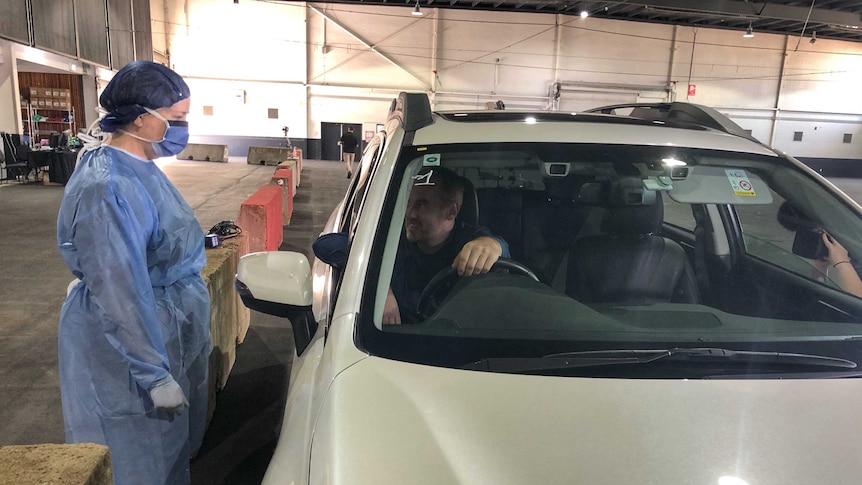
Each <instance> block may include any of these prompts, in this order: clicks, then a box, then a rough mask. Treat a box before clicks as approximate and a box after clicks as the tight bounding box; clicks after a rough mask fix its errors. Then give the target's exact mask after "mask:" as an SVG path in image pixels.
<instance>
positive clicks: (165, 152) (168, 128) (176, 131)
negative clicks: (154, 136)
mask: <svg viewBox="0 0 862 485" xmlns="http://www.w3.org/2000/svg"><path fill="white" fill-rule="evenodd" d="M145 109H146V110H147V111H149V112H150V114H152V115H153V116H155V117H156V118H159V119H161V120H162V121H164V122H165V135H164V136H163V137H162V139H161V140H159V141H155V142H153V150H154V151H155V152H156V156H157V157H159V158H161V157H170V156H172V155H177V154H178V153H180V152H181V151H183V149H184V148H185V147H186V145H188V144H189V123H188V121H178V120H168V119H167V118H165V117H164V116H162V115H160V114H159V113H158V112H157V111H155V110H151V109H149V108H145Z"/></svg>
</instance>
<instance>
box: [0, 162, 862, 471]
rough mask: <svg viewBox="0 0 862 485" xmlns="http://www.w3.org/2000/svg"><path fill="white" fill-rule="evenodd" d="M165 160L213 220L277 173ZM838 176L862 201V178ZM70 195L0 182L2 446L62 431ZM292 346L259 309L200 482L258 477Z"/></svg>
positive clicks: (288, 246) (292, 234)
mask: <svg viewBox="0 0 862 485" xmlns="http://www.w3.org/2000/svg"><path fill="white" fill-rule="evenodd" d="M164 170H165V172H166V173H167V174H168V176H169V177H170V178H171V180H172V181H173V182H174V183H175V184H176V185H177V187H178V188H179V189H180V191H181V192H182V193H183V195H184V196H185V197H186V199H187V200H188V202H189V204H190V205H191V206H192V207H193V208H194V210H195V213H196V214H197V216H198V219H199V221H200V223H201V226H202V227H203V228H204V229H205V230H206V229H208V228H209V227H211V226H212V225H214V224H215V223H217V222H219V221H222V220H225V219H235V218H236V216H237V213H238V210H239V205H240V203H241V202H242V201H243V200H245V198H247V197H248V196H249V195H250V194H251V193H253V192H254V191H255V190H256V189H257V188H258V187H259V186H260V185H262V184H265V183H268V182H269V178H270V176H271V175H272V172H273V168H272V167H264V166H259V165H248V164H246V163H245V161H244V160H240V159H232V162H231V163H227V164H224V163H208V162H175V163H172V164H169V165H167V166H165V167H164ZM348 182H349V180H347V179H346V178H344V168H343V165H342V164H341V163H338V162H326V161H316V160H308V161H306V163H305V165H304V170H303V173H302V185H301V186H300V188H299V190H298V193H297V196H296V198H295V199H294V214H293V219H292V221H291V225H290V226H288V227H286V228H285V231H284V243H283V244H282V246H281V249H282V250H293V251H300V252H304V253H305V254H306V255H309V254H310V247H311V242H312V241H313V239H314V238H315V237H316V236H317V235H318V234H319V233H320V231H321V230H322V228H323V225H324V223H325V222H326V219H327V217H328V216H329V213H330V212H331V211H332V209H333V208H334V207H335V205H336V204H337V203H338V201H340V199H341V197H342V196H343V194H344V191H345V189H346V187H347V184H348ZM833 182H834V183H835V184H836V185H837V186H838V187H839V188H841V189H842V190H844V191H845V192H847V193H848V194H849V195H850V196H851V197H853V198H854V199H855V200H857V201H862V180H858V179H834V180H833ZM62 193H63V188H62V187H58V186H43V185H41V184H29V185H19V184H14V183H13V184H5V183H4V185H0V230H2V236H0V268H3V271H2V272H0V302H2V304H0V446H3V445H11V444H35V443H62V442H63V440H64V437H63V418H62V412H61V408H60V391H59V380H58V377H57V321H58V318H59V311H60V305H61V304H62V301H63V298H64V297H65V289H66V285H67V283H68V282H69V281H70V280H71V279H72V277H71V274H70V273H69V271H68V270H67V269H66V267H65V265H64V264H63V261H62V259H61V258H60V255H59V253H58V251H57V247H56V218H57V211H58V209H59V205H60V200H61V198H62ZM292 353H293V341H292V336H291V332H290V327H289V324H288V322H286V321H284V320H281V319H278V318H274V317H269V316H267V315H263V314H260V313H256V312H252V319H251V327H250V329H249V332H248V336H247V337H246V340H245V342H244V343H243V345H241V346H240V347H239V348H238V350H237V360H236V365H235V367H234V369H233V371H232V373H231V376H230V378H229V380H228V383H227V385H226V387H225V389H224V390H222V391H221V392H220V393H219V395H218V401H217V405H216V410H215V415H214V417H213V421H212V422H211V424H210V427H209V429H208V431H207V434H206V437H205V440H204V444H203V447H202V449H201V451H200V453H199V454H198V456H197V458H196V459H195V461H193V462H192V482H193V483H194V484H208V485H211V484H212V485H215V484H231V485H235V484H240V485H242V484H257V483H260V479H261V477H262V476H263V472H264V470H265V469H266V465H267V463H268V462H269V458H270V456H271V455H272V451H273V448H274V446H275V441H276V439H277V437H278V433H279V429H280V423H281V415H282V410H283V406H284V398H285V392H286V386H287V378H288V376H289V365H290V360H291V356H292Z"/></svg>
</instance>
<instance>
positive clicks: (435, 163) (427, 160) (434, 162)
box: [422, 153, 440, 167]
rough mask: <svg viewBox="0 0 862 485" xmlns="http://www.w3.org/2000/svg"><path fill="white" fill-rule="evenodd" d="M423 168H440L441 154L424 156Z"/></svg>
mask: <svg viewBox="0 0 862 485" xmlns="http://www.w3.org/2000/svg"><path fill="white" fill-rule="evenodd" d="M422 166H423V167H439V166H440V154H439V153H429V154H427V155H423V156H422Z"/></svg>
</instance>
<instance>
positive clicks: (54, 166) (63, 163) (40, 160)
mask: <svg viewBox="0 0 862 485" xmlns="http://www.w3.org/2000/svg"><path fill="white" fill-rule="evenodd" d="M77 160H78V152H77V151H73V150H35V151H32V152H30V153H28V154H27V167H28V168H29V169H31V170H36V171H37V172H38V171H39V170H40V169H41V168H42V167H48V177H49V178H50V179H51V182H56V183H58V184H63V185H65V184H66V182H68V181H69V177H71V176H72V172H73V171H75V163H76V162H77Z"/></svg>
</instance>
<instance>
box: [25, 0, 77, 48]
mask: <svg viewBox="0 0 862 485" xmlns="http://www.w3.org/2000/svg"><path fill="white" fill-rule="evenodd" d="M17 1H18V2H20V1H21V0H17ZM30 2H31V6H32V11H33V42H34V44H35V46H36V47H38V48H40V49H45V50H49V51H54V52H60V53H62V54H68V55H70V56H72V57H77V56H78V45H77V39H76V37H75V15H74V8H73V5H72V0H30Z"/></svg>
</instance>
